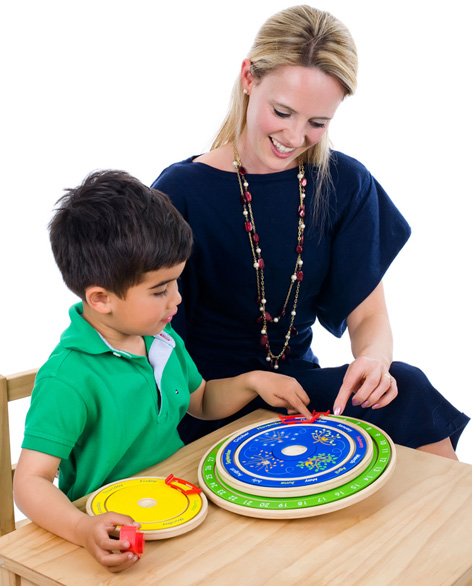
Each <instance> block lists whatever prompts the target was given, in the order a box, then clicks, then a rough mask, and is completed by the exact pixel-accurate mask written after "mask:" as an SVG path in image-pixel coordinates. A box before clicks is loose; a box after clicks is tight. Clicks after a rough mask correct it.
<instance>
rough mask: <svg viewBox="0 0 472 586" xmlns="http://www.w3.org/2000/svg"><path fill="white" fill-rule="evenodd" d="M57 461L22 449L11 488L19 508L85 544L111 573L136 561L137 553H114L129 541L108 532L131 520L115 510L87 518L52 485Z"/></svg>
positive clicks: (47, 455)
mask: <svg viewBox="0 0 472 586" xmlns="http://www.w3.org/2000/svg"><path fill="white" fill-rule="evenodd" d="M59 463H60V459H59V458H56V457H54V456H50V455H49V454H43V453H42V452H36V451H34V450H26V449H23V450H22V452H21V454H20V459H19V461H18V464H17V467H16V471H15V476H14V487H13V491H14V496H15V502H16V504H17V506H18V508H19V509H20V510H21V511H22V512H23V513H24V514H25V515H26V516H27V517H28V518H29V519H31V520H32V521H34V522H35V523H36V524H37V525H39V526H41V527H43V528H44V529H47V530H48V531H51V532H52V533H55V534H56V535H59V537H62V538H63V539H67V540H68V541H71V542H72V543H75V544H77V545H81V546H82V547H85V548H86V549H87V550H88V551H89V552H90V553H91V554H92V556H93V557H94V558H95V559H96V560H97V561H98V562H99V563H100V564H102V565H103V566H106V567H107V568H108V569H109V570H110V571H112V572H118V571H120V570H124V569H125V568H127V567H129V566H131V565H132V564H134V563H135V562H136V561H137V560H138V557H137V556H136V555H134V554H132V553H130V552H124V553H113V551H117V550H122V549H128V547H129V543H128V542H125V541H117V540H115V539H111V538H110V535H109V533H110V532H111V531H113V530H114V529H116V527H117V525H132V524H133V519H132V518H131V517H129V516H127V515H120V514H118V513H105V514H104V515H97V516H95V517H90V516H89V515H87V514H85V513H82V511H79V509H77V508H76V507H75V506H74V505H73V504H72V503H71V501H70V500H69V499H68V498H67V496H66V495H65V494H64V493H63V492H62V491H60V490H59V489H58V488H57V487H56V486H55V485H54V484H53V482H54V478H55V475H56V471H57V469H58V466H59ZM138 525H139V524H138Z"/></svg>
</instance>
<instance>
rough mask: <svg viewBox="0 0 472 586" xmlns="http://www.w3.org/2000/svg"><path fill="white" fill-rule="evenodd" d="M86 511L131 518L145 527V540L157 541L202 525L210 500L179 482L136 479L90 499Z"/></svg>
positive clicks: (116, 483)
mask: <svg viewBox="0 0 472 586" xmlns="http://www.w3.org/2000/svg"><path fill="white" fill-rule="evenodd" d="M172 485H173V486H172ZM179 489H180V490H179ZM86 509H87V513H88V514H89V515H92V516H93V515H100V514H102V513H108V512H110V511H114V512H115V513H122V514H124V515H129V516H130V517H132V518H133V520H134V521H137V522H138V523H140V524H141V529H140V531H142V532H143V533H144V537H145V539H146V540H153V539H166V538H168V537H175V536H176V535H181V534H183V533H187V531H191V530H192V529H194V528H195V527H197V526H198V525H200V523H202V522H203V520H204V519H205V517H206V515H207V511H208V501H207V499H206V497H205V495H204V494H203V493H202V492H200V493H198V494H193V493H190V494H189V493H188V485H187V484H184V483H183V482H179V481H178V479H174V480H173V481H172V483H167V482H166V479H165V478H160V477H136V478H126V479H125V480H120V481H119V482H113V483H111V484H107V485H106V486H103V487H102V488H100V489H98V490H97V491H95V492H94V493H93V494H91V495H90V496H89V498H88V500H87V505H86Z"/></svg>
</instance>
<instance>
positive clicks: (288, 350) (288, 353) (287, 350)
mask: <svg viewBox="0 0 472 586" xmlns="http://www.w3.org/2000/svg"><path fill="white" fill-rule="evenodd" d="M289 355H290V346H287V347H286V348H285V352H284V357H285V356H289Z"/></svg>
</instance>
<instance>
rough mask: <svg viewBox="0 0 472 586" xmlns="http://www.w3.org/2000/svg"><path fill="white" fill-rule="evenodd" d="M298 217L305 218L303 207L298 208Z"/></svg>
mask: <svg viewBox="0 0 472 586" xmlns="http://www.w3.org/2000/svg"><path fill="white" fill-rule="evenodd" d="M298 215H299V216H300V218H304V217H305V206H302V205H300V206H298Z"/></svg>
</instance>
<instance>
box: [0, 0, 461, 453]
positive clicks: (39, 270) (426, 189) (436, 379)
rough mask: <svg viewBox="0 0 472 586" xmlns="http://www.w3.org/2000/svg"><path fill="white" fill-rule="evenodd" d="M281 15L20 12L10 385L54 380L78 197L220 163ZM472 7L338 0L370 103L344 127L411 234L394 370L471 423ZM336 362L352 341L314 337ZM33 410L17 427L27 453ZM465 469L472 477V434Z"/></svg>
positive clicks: (2, 27)
mask: <svg viewBox="0 0 472 586" xmlns="http://www.w3.org/2000/svg"><path fill="white" fill-rule="evenodd" d="M290 5H291V4H290V3H289V2H287V1H281V0H270V1H269V0H257V1H255V0H239V1H237V2H231V3H229V2H225V1H222V0H214V1H213V0H202V1H200V2H196V1H194V0H192V1H187V0H179V1H178V2H177V1H175V2H169V3H166V2H163V1H161V0H154V1H151V0H147V1H146V0H134V1H133V2H130V1H126V2H124V1H121V0H112V1H108V0H107V1H100V0H94V1H90V0H82V1H81V2H70V1H65V0H57V1H49V0H42V1H41V2H37V1H36V0H29V1H23V2H22V1H21V0H16V1H13V0H10V2H5V3H3V4H2V9H1V13H0V43H1V46H0V51H1V52H0V54H1V55H2V73H1V79H2V91H1V95H0V99H1V100H2V104H1V109H0V112H1V117H2V122H1V130H0V132H1V144H2V157H1V163H2V174H1V179H2V181H1V202H0V204H1V207H0V218H1V230H0V255H1V257H0V260H1V287H0V312H1V313H0V327H1V336H0V372H2V373H4V374H5V373H13V372H17V371H20V370H26V369H29V368H32V367H36V366H39V365H41V363H42V362H44V361H45V360H46V358H47V357H48V354H49V353H50V351H51V350H52V348H53V347H54V346H55V344H56V343H57V341H58V338H59V335H60V333H61V332H62V330H63V329H64V328H65V327H66V326H67V325H68V315H67V310H68V307H69V305H70V304H71V303H73V302H74V301H75V298H74V296H73V295H72V294H71V293H69V292H68V291H67V289H66V288H65V286H64V285H63V283H62V280H61V277H60V275H59V273H58V271H57V269H56V267H55V264H54V261H53V258H52V254H51V252H50V248H49V242H48V234H47V229H46V227H47V224H48V221H49V220H50V218H51V213H52V209H53V207H54V204H55V202H56V200H57V199H58V198H59V197H60V196H61V194H62V190H63V189H64V188H65V187H73V186H75V185H77V184H78V183H80V182H81V181H82V179H83V178H84V177H85V175H86V174H88V173H89V172H90V171H92V170H95V169H104V168H117V169H125V170H127V171H129V172H130V173H131V174H133V175H135V176H136V177H138V178H139V179H141V180H142V181H143V182H144V183H146V184H150V183H151V182H152V181H153V180H154V179H155V177H156V176H157V175H158V174H159V172H160V171H161V170H162V169H163V168H164V167H165V166H167V165H168V164H170V163H172V162H175V161H177V160H181V159H184V158H186V157H188V156H190V155H195V154H198V153H201V152H203V151H205V150H207V149H208V146H209V144H210V141H211V139H212V137H213V135H214V133H215V131H216V129H217V127H218V125H219V123H220V121H221V120H222V118H223V116H224V114H225V111H226V107H227V104H228V99H229V94H230V90H231V87H232V84H233V81H234V79H235V77H236V75H237V74H238V71H239V67H240V63H241V61H242V59H243V58H244V57H245V56H246V52H247V51H248V49H249V47H250V45H251V43H252V40H253V38H254V36H255V34H256V32H257V30H258V28H259V27H260V25H261V24H262V23H263V21H264V20H265V19H266V18H267V17H269V16H270V15H271V14H273V13H274V12H276V11H278V10H280V9H283V8H286V7H288V6H290ZM467 5H468V2H466V1H465V0H462V1H461V0H450V1H449V2H447V3H443V2H437V1H434V0H430V1H428V2H422V1H419V0H418V1H414V0H408V1H406V0H396V1H395V2H379V1H378V0H356V1H353V0H336V1H335V0H332V1H322V0H320V1H319V2H317V4H316V6H317V7H319V8H322V9H325V10H329V11H330V12H332V13H333V14H335V15H336V16H337V17H338V18H340V19H341V20H342V21H343V22H345V24H347V26H348V27H349V28H350V30H351V32H352V33H353V35H354V37H355V39H356V42H357V45H358V50H359V56H360V72H359V89H358V92H357V94H356V95H355V96H354V97H352V98H348V99H347V100H346V102H345V103H344V104H342V105H341V107H340V109H339V111H338V114H337V116H336V118H335V120H334V121H333V123H332V126H331V131H330V133H331V138H332V140H333V144H334V147H335V148H336V149H338V150H341V151H344V152H346V153H348V154H350V155H351V156H354V157H356V158H357V159H359V160H361V161H362V162H363V163H364V164H365V165H366V166H367V167H368V168H369V169H370V171H371V172H372V173H373V174H374V175H375V177H376V178H377V179H378V180H379V181H380V183H381V184H382V185H383V186H384V188H385V189H386V190H387V192H388V193H389V194H390V196H391V197H392V199H393V200H394V201H395V203H396V204H397V206H398V207H399V208H400V210H401V211H402V213H403V214H404V215H405V216H406V218H407V219H408V221H409V222H410V224H411V226H412V228H413V236H412V237H411V239H410V241H409V243H408V244H407V246H406V247H405V249H404V250H403V251H402V252H401V253H400V255H399V257H398V258H397V260H396V261H395V263H394V264H393V266H392V268H391V269H390V270H389V272H388V274H387V276H386V278H385V284H386V291H387V300H388V303H389V309H390V317H391V321H392V326H393V330H394V334H395V341H396V343H395V358H396V359H399V360H403V361H406V362H410V363H412V364H415V365H417V366H419V367H421V368H422V369H423V370H424V371H425V372H426V373H427V375H428V376H429V378H430V380H431V381H432V383H433V384H434V385H435V386H436V387H437V388H438V389H439V390H440V391H441V392H442V393H443V394H444V395H446V396H447V397H448V399H449V400H451V402H453V403H454V404H455V405H456V406H457V407H458V408H459V409H461V410H463V411H466V412H468V414H469V415H470V414H471V413H472V399H471V391H472V375H471V367H470V363H471V349H472V348H471V343H470V332H471V329H472V328H471V326H472V318H471V313H470V309H469V303H470V299H471V297H470V288H469V287H470V265H471V251H472V237H471V233H472V226H471V214H470V212H471V209H472V207H471V196H472V194H471V187H470V181H469V177H470V172H471V166H472V165H471V159H470V154H471V152H470V151H471V149H470V137H471V135H472V125H471V114H470V87H469V85H470V80H469V78H470V57H471V48H470V42H469V35H470V30H469V18H468V16H467V14H468V10H467ZM315 352H316V354H317V355H318V356H319V357H320V358H321V361H322V364H323V365H325V366H328V365H337V364H341V363H344V362H347V361H349V360H350V352H349V341H348V339H347V338H343V339H342V340H341V341H339V340H336V339H335V338H332V337H331V336H329V335H328V334H327V333H325V332H323V331H322V330H321V329H320V328H318V326H316V327H315ZM24 410H25V408H24V407H22V406H20V407H18V406H16V408H15V409H14V410H13V412H12V419H13V423H12V427H13V428H14V432H15V433H14V438H13V443H14V454H16V455H17V453H18V450H19V443H20V440H21V434H22V431H23V420H24ZM458 454H459V457H460V458H461V459H462V460H463V461H465V462H469V463H472V426H469V428H468V429H467V430H466V432H465V433H464V434H463V438H462V440H461V442H460V444H459V449H458Z"/></svg>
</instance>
